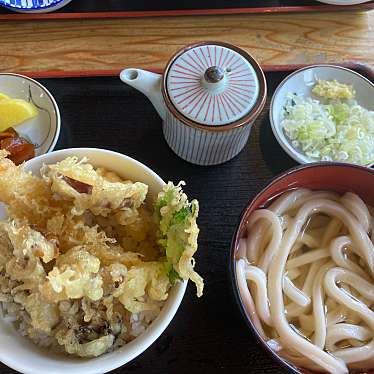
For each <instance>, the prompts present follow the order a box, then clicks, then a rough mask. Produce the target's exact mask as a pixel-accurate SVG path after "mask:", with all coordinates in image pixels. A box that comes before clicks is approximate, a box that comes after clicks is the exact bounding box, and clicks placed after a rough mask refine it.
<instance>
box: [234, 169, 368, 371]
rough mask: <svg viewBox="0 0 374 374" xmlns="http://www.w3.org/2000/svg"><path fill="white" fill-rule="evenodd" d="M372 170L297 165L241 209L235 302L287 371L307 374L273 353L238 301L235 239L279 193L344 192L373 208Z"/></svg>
mask: <svg viewBox="0 0 374 374" xmlns="http://www.w3.org/2000/svg"><path fill="white" fill-rule="evenodd" d="M373 186H374V170H372V169H369V168H366V167H363V166H357V165H352V164H344V163H330V162H318V163H311V164H306V165H302V166H297V167H295V168H293V169H290V170H288V171H286V172H284V173H283V174H281V175H279V176H277V177H276V178H274V179H273V180H272V181H271V182H270V183H268V184H267V186H266V187H265V188H264V189H263V190H262V191H261V192H260V193H259V194H258V195H257V196H256V197H255V198H254V199H253V200H252V201H250V202H249V203H248V205H247V206H246V207H245V209H244V211H243V213H242V215H241V217H240V220H239V224H238V226H237V229H236V231H235V234H234V236H233V239H232V244H231V252H230V260H229V270H230V277H231V283H232V288H233V292H234V296H235V299H236V301H237V304H238V307H239V309H240V311H241V314H242V316H243V318H244V320H245V322H246V323H247V325H248V327H249V330H251V331H252V333H253V334H254V335H255V337H256V338H257V340H258V342H259V344H260V345H261V346H262V347H263V348H264V349H265V350H266V351H267V352H268V353H270V354H271V355H272V357H273V358H274V359H275V360H276V361H277V362H278V363H279V364H281V365H283V366H284V367H286V368H287V369H288V370H289V371H291V372H293V373H295V374H306V373H308V374H311V373H313V372H312V371H311V370H309V369H305V368H302V367H297V366H295V365H294V364H293V363H292V362H289V361H287V360H286V359H284V358H283V357H281V356H280V355H278V354H277V353H276V352H275V351H273V350H272V349H271V348H270V347H269V346H268V345H267V344H266V342H265V340H264V339H263V338H262V337H261V335H260V333H259V332H258V331H257V329H256V327H255V324H254V322H253V319H252V317H251V315H250V313H248V312H247V310H246V308H245V306H244V304H243V300H242V298H241V295H240V292H239V287H238V280H237V276H236V255H237V251H238V245H239V240H240V239H241V238H244V237H246V235H247V232H246V224H247V222H248V219H249V217H250V216H251V214H252V213H253V212H254V211H255V210H256V209H259V208H263V207H264V206H267V204H268V203H269V202H270V201H272V200H273V199H274V198H276V197H278V196H279V195H281V194H282V193H283V192H285V191H288V190H292V189H296V188H308V189H311V190H328V191H335V192H338V193H344V192H347V191H350V192H353V193H356V194H357V195H359V196H360V197H361V198H362V199H363V200H364V201H365V203H366V204H369V205H371V206H373V205H374V188H373ZM365 373H366V374H374V368H370V370H367V371H365Z"/></svg>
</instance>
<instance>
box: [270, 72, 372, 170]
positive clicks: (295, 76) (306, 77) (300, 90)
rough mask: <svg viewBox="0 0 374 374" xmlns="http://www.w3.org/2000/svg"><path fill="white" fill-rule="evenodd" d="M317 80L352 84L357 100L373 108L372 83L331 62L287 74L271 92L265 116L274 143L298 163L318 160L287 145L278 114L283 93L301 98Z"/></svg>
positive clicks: (310, 94) (282, 102)
mask: <svg viewBox="0 0 374 374" xmlns="http://www.w3.org/2000/svg"><path fill="white" fill-rule="evenodd" d="M317 79H324V80H333V79H336V80H337V81H338V82H340V83H347V84H353V87H354V89H355V91H356V99H357V101H358V103H359V104H360V105H362V106H363V107H365V108H367V109H369V110H374V101H373V95H374V84H373V83H372V82H370V81H369V80H368V79H366V78H365V77H363V76H362V75H361V74H359V73H356V72H355V71H353V70H350V69H347V68H343V67H341V66H335V65H312V66H307V67H305V68H302V69H299V70H297V71H295V72H293V73H292V74H290V75H288V76H287V77H286V78H285V79H284V80H283V81H282V82H281V83H280V84H279V86H278V87H277V89H276V90H275V92H274V95H273V97H272V100H271V103H270V111H269V117H270V123H271V128H272V130H273V134H274V136H275V137H276V139H277V141H278V143H279V144H280V145H281V147H282V148H283V149H284V150H285V151H286V152H287V153H288V155H289V156H291V157H292V158H293V159H294V160H295V161H297V162H299V163H301V164H305V163H309V162H316V161H320V160H319V159H316V158H311V157H308V156H306V155H305V154H303V153H302V152H300V151H299V150H298V149H296V148H295V147H293V146H292V145H291V143H290V141H289V139H288V138H287V136H286V135H285V133H284V132H283V129H282V128H281V115H282V111H283V107H284V105H285V102H286V94H287V93H288V92H292V93H296V94H297V95H303V96H305V97H307V96H312V88H313V86H314V85H315V84H316V83H317Z"/></svg>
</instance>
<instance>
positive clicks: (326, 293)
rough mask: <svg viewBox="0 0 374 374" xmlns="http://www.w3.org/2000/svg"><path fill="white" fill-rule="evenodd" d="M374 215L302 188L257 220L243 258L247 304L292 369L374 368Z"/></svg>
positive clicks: (243, 244)
mask: <svg viewBox="0 0 374 374" xmlns="http://www.w3.org/2000/svg"><path fill="white" fill-rule="evenodd" d="M373 215H374V214H373V210H372V208H370V207H368V206H367V205H366V204H365V203H364V202H363V201H362V199H361V198H360V197H359V196H357V195H355V194H353V193H350V192H348V193H346V194H344V195H343V196H340V195H338V194H336V193H333V192H324V191H310V190H307V189H296V190H292V191H288V192H286V193H284V194H283V195H281V196H280V197H279V198H277V199H276V200H275V201H274V202H273V203H271V204H270V206H269V207H267V208H266V209H258V210H256V211H255V212H254V213H253V214H252V215H251V216H250V218H249V221H248V223H247V232H248V235H247V237H246V238H243V239H241V240H240V242H239V246H238V249H237V257H236V258H237V260H236V274H237V281H238V286H239V291H240V295H241V299H242V301H243V305H244V307H245V309H246V311H247V313H248V315H249V316H250V317H251V320H252V321H253V323H254V326H255V327H256V329H257V331H258V333H259V334H260V335H261V336H262V338H263V339H264V340H265V341H266V342H267V344H268V346H269V347H270V348H271V349H272V350H274V351H275V352H276V353H277V354H279V355H280V356H282V357H284V358H285V359H286V360H287V361H289V362H290V363H291V364H294V365H296V366H298V367H304V368H308V369H311V370H316V371H325V372H330V373H348V372H349V371H350V370H356V369H357V370H364V371H365V370H367V369H372V368H374V311H373V307H374V282H373V279H374V278H373V274H374V245H373V243H374V218H373Z"/></svg>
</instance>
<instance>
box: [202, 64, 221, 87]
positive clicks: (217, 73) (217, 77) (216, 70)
mask: <svg viewBox="0 0 374 374" xmlns="http://www.w3.org/2000/svg"><path fill="white" fill-rule="evenodd" d="M224 77H225V71H224V70H223V69H222V68H220V67H219V66H211V67H210V68H208V69H206V71H205V73H204V78H205V80H206V81H207V82H208V83H218V82H219V81H221V80H222V79H223V78H224Z"/></svg>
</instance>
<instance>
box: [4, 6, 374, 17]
mask: <svg viewBox="0 0 374 374" xmlns="http://www.w3.org/2000/svg"><path fill="white" fill-rule="evenodd" d="M370 9H374V3H369V4H358V5H345V6H338V5H310V6H288V7H267V8H266V7H263V8H228V9H187V10H163V11H127V12H82V13H48V14H17V13H15V14H0V20H43V19H44V20H51V19H83V18H85V19H90V18H91V19H94V18H136V17H163V16H192V15H195V16H196V15H223V14H254V13H261V14H263V13H289V12H311V11H323V12H329V11H347V10H370Z"/></svg>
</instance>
